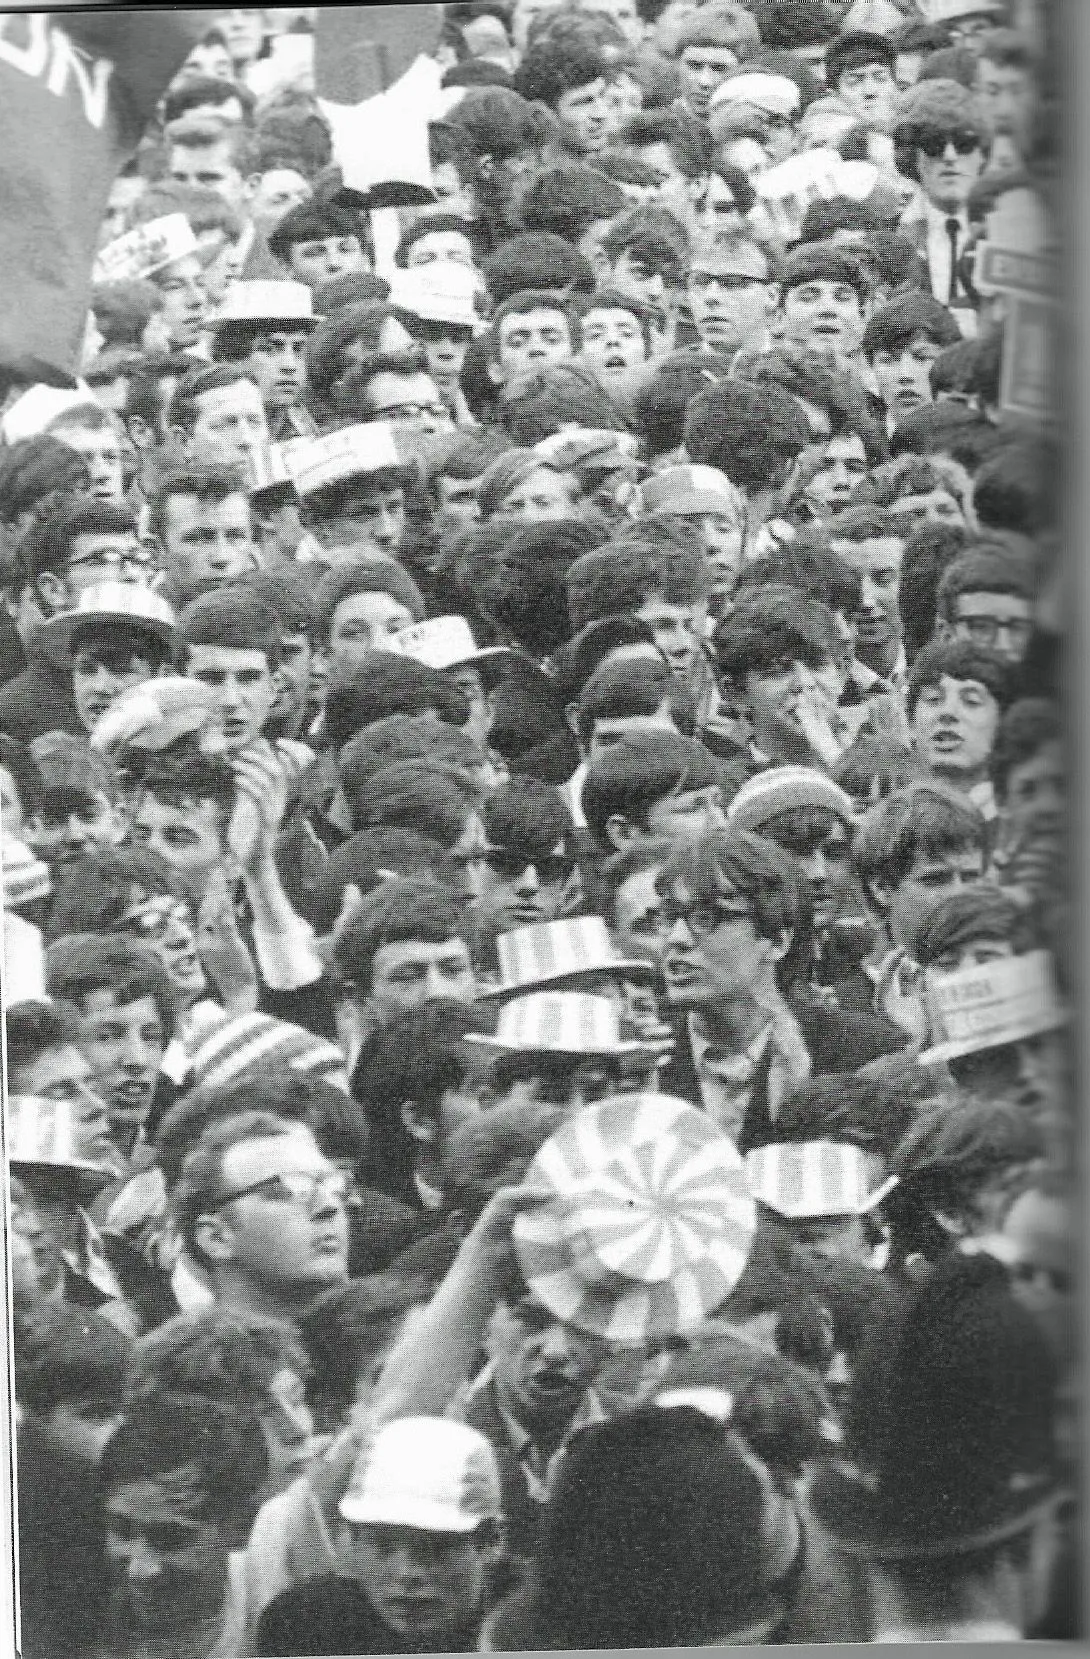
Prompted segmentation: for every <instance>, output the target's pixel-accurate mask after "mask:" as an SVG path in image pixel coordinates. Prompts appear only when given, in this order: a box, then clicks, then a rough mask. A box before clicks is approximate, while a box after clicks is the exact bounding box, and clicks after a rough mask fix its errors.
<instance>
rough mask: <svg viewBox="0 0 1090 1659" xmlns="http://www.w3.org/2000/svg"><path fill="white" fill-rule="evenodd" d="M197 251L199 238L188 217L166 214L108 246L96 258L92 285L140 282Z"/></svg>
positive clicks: (118, 237)
mask: <svg viewBox="0 0 1090 1659" xmlns="http://www.w3.org/2000/svg"><path fill="white" fill-rule="evenodd" d="M196 251H197V238H196V235H195V234H194V231H193V227H192V225H191V224H190V223H189V220H188V219H187V218H186V216H185V214H184V213H164V214H163V216H162V218H159V219H149V221H148V223H147V224H146V225H136V226H135V227H134V228H133V229H132V230H127V231H126V232H125V234H124V235H123V236H115V237H114V239H113V241H112V242H107V244H106V246H105V247H104V248H103V249H102V250H101V252H100V253H99V254H98V255H97V256H96V258H95V263H94V265H93V267H92V270H91V281H92V282H138V281H141V280H143V279H144V278H145V277H149V276H151V274H152V272H153V271H160V270H162V268H163V266H164V265H173V263H174V261H175V260H176V259H185V258H186V257H187V255H189V254H191V253H196Z"/></svg>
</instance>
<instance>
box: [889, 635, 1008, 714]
mask: <svg viewBox="0 0 1090 1659" xmlns="http://www.w3.org/2000/svg"><path fill="white" fill-rule="evenodd" d="M947 677H949V678H950V679H952V680H979V682H980V684H981V685H982V686H984V687H985V689H986V690H987V691H988V692H989V693H990V694H991V696H992V697H993V698H994V700H995V702H996V703H997V704H998V705H999V709H1000V712H1002V711H1003V710H1004V709H1005V708H1007V707H1008V706H1009V704H1010V703H1011V702H1013V700H1014V677H1013V674H1012V670H1011V665H1010V663H1009V662H1008V661H1007V660H1006V658H1005V657H1001V656H1000V655H999V653H998V652H996V651H987V650H985V649H984V648H983V647H982V646H980V645H973V644H972V643H971V642H970V641H969V640H962V639H936V640H932V642H931V644H930V645H925V646H924V648H923V650H922V651H921V652H920V654H919V656H918V657H917V658H916V661H915V662H914V663H913V664H912V667H911V669H910V671H909V676H908V690H907V693H906V696H905V706H906V709H907V712H908V718H909V719H910V720H911V719H912V716H913V715H914V714H915V712H916V704H917V703H918V702H919V700H920V694H921V692H922V691H923V690H924V689H925V687H927V686H933V685H937V684H938V683H939V681H940V680H942V679H945V678H947Z"/></svg>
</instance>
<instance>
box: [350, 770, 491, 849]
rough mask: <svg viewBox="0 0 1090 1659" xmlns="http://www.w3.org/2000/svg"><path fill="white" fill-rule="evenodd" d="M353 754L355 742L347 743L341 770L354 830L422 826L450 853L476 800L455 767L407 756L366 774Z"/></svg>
mask: <svg viewBox="0 0 1090 1659" xmlns="http://www.w3.org/2000/svg"><path fill="white" fill-rule="evenodd" d="M353 758H354V757H353V755H352V745H351V744H350V743H346V744H345V746H344V748H343V749H342V750H341V753H340V756H339V758H338V772H339V774H340V779H341V788H342V789H343V791H344V795H345V799H346V801H347V802H348V808H349V811H350V812H351V814H352V827H353V829H355V830H361V829H379V828H391V829H393V828H399V829H418V830H419V831H420V832H421V833H422V834H423V835H430V836H431V837H432V839H433V840H435V841H438V842H439V844H440V846H443V847H446V848H447V850H448V851H449V850H451V849H452V848H453V847H454V846H455V845H456V843H457V842H458V840H459V839H460V837H461V835H462V833H463V831H464V830H465V826H466V820H467V819H468V817H469V815H470V812H471V811H472V810H473V804H474V803H473V798H472V796H471V795H470V793H469V791H468V790H467V789H466V788H465V787H464V782H463V775H462V774H460V773H459V772H457V771H456V770H455V768H454V767H450V766H443V765H442V764H441V763H439V762H437V761H429V760H403V761H398V762H396V763H395V764H394V765H392V766H385V767H383V768H382V769H381V771H378V772H367V773H365V774H364V775H363V776H362V777H360V776H358V775H357V773H356V770H355V767H354V766H353V764H352V762H353Z"/></svg>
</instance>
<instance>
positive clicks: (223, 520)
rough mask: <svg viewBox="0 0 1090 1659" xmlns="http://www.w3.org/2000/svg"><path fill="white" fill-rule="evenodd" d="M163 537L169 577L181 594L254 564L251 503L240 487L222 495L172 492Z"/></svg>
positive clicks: (214, 584) (241, 572)
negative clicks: (205, 496)
mask: <svg viewBox="0 0 1090 1659" xmlns="http://www.w3.org/2000/svg"><path fill="white" fill-rule="evenodd" d="M161 540H162V544H163V553H164V555H165V563H166V572H167V577H168V578H169V581H170V584H171V587H172V588H174V589H175V590H176V591H177V592H178V594H179V596H180V597H181V598H182V599H183V600H185V599H189V598H193V597H195V596H196V595H197V594H198V593H203V592H205V590H206V589H208V588H212V587H222V586H223V585H224V584H225V583H227V582H232V581H234V580H235V579H236V577H239V576H245V575H247V574H248V573H249V572H250V571H252V570H255V569H256V568H257V563H258V554H257V548H256V546H255V544H254V536H253V526H252V523H251V519H250V503H249V501H248V499H247V498H246V496H245V495H243V494H242V493H241V492H239V493H238V494H236V495H226V496H224V497H223V499H222V501H210V500H201V499H200V497H198V496H195V495H172V496H170V497H169V498H168V500H167V502H166V510H165V513H164V516H163V530H162V536H161Z"/></svg>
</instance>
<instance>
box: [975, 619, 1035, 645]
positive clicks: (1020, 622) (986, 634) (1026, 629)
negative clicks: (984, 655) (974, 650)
mask: <svg viewBox="0 0 1090 1659" xmlns="http://www.w3.org/2000/svg"><path fill="white" fill-rule="evenodd" d="M958 627H959V628H963V629H964V630H965V632H966V634H967V635H968V636H969V638H970V639H971V640H972V642H973V644H974V645H985V646H991V645H994V644H995V643H996V641H997V640H998V639H999V637H1000V635H1002V636H1003V637H1004V638H1005V639H1007V640H1009V641H1010V643H1011V644H1012V645H1024V644H1025V643H1026V641H1027V640H1028V639H1029V637H1030V635H1031V634H1032V632H1033V623H1032V622H1031V621H1030V619H1029V617H1025V616H1011V617H1005V618H1004V619H1003V620H1002V621H1000V620H999V618H998V617H994V616H961V617H959V618H958Z"/></svg>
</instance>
